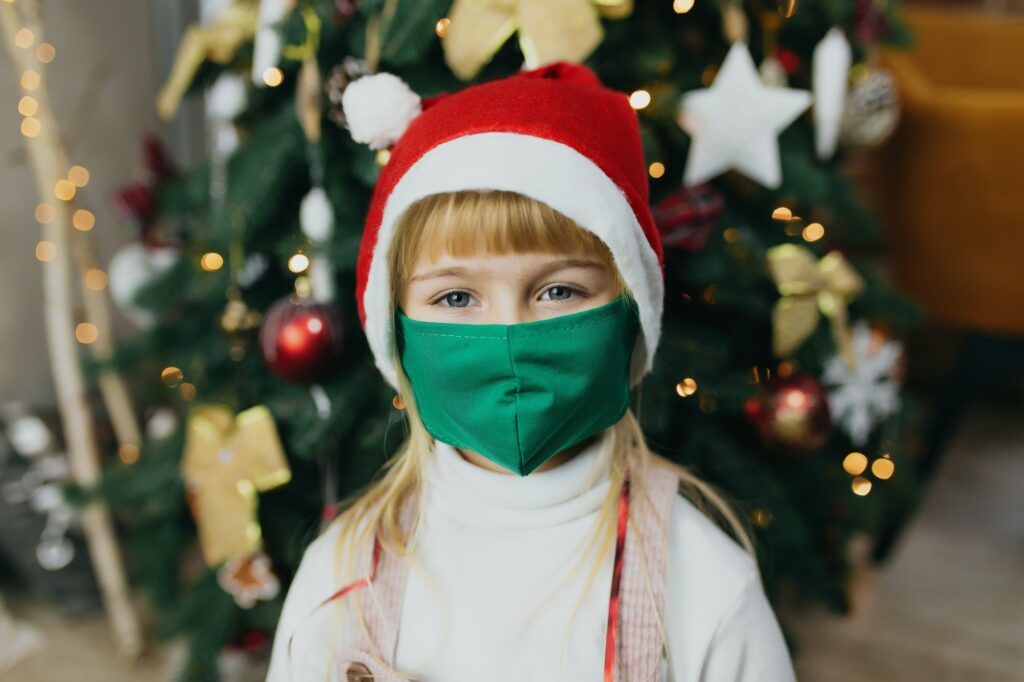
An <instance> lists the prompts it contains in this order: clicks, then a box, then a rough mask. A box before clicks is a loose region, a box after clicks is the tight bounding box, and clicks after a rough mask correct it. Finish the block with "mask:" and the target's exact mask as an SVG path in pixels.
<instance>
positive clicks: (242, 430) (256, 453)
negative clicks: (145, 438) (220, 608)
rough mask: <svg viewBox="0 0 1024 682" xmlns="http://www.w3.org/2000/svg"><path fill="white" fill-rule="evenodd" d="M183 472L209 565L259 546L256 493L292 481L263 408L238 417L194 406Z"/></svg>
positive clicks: (225, 410) (271, 421)
mask: <svg viewBox="0 0 1024 682" xmlns="http://www.w3.org/2000/svg"><path fill="white" fill-rule="evenodd" d="M181 472H182V477H183V478H184V479H185V484H186V490H187V491H188V495H189V506H190V507H191V509H192V515H193V516H194V517H195V520H196V526H197V527H198V529H199V546H200V548H201V549H202V552H203V559H204V560H205V561H206V563H207V565H209V566H216V565H217V564H219V563H221V562H223V561H226V560H228V559H238V558H241V557H246V556H249V555H250V554H252V553H253V552H255V551H256V550H257V549H259V548H260V546H261V544H262V532H261V529H260V525H259V521H258V520H257V517H256V507H257V505H258V499H257V496H256V493H257V492H262V491H264V490H270V489H271V488H276V487H278V486H280V485H284V484H285V483H287V482H288V481H289V480H291V470H290V469H289V468H288V461H287V460H286V459H285V455H284V448H283V447H282V446H281V439H280V438H279V437H278V435H277V426H276V425H275V424H274V418H273V416H272V415H271V414H270V410H268V409H267V408H266V407H265V406H264V405H257V406H256V407H251V408H249V409H248V410H245V411H243V412H239V413H238V415H234V414H233V413H232V411H231V410H230V409H229V408H228V407H226V406H224V405H203V406H200V407H196V408H194V409H193V410H192V411H191V413H190V414H189V417H188V425H187V429H186V433H185V451H184V455H183V457H182V465H181Z"/></svg>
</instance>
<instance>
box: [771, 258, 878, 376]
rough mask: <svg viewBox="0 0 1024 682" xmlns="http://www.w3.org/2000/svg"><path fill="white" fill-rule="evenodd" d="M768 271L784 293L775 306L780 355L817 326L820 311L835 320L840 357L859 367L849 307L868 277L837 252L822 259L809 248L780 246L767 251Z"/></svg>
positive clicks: (774, 331)
mask: <svg viewBox="0 0 1024 682" xmlns="http://www.w3.org/2000/svg"><path fill="white" fill-rule="evenodd" d="M766 257H767V261H768V272H769V274H770V275H771V277H772V279H773V280H775V284H776V285H777V286H778V288H779V293H780V294H781V295H782V297H781V298H780V299H779V300H778V301H776V303H775V307H774V308H773V309H772V336H773V338H772V343H773V349H774V352H775V355H777V356H787V355H791V354H792V353H793V352H794V351H795V350H796V349H797V348H799V347H800V344H802V343H803V342H804V341H805V340H806V339H807V337H808V336H810V335H811V334H812V333H813V332H814V330H815V329H816V328H817V326H818V321H819V320H820V319H821V315H824V316H825V317H827V318H828V319H829V320H830V322H831V324H832V334H833V336H834V338H835V341H836V345H837V347H838V348H839V354H840V356H841V357H842V358H843V359H844V360H845V361H846V362H847V364H848V365H850V366H851V367H852V366H856V362H857V360H856V355H855V353H854V351H853V342H852V337H851V333H850V325H849V320H848V319H847V313H846V307H847V305H848V304H849V302H850V301H851V300H853V299H854V298H855V297H856V296H857V294H859V293H860V291H861V290H862V289H863V288H864V280H863V279H861V277H860V275H859V274H857V271H856V270H854V269H853V266H851V265H850V264H849V263H848V262H847V261H846V259H845V258H843V255H842V254H841V253H839V252H838V251H830V252H829V253H827V254H825V255H824V256H823V257H822V258H821V260H818V259H817V258H815V256H814V253H812V252H811V251H810V249H808V248H806V247H804V246H799V245H797V244H781V245H779V246H774V247H772V248H770V249H768V253H767V256H766Z"/></svg>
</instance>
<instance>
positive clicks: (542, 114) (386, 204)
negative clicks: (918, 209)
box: [342, 62, 664, 389]
mask: <svg viewBox="0 0 1024 682" xmlns="http://www.w3.org/2000/svg"><path fill="white" fill-rule="evenodd" d="M342 106H343V109H344V112H345V117H346V121H347V125H348V127H349V131H350V133H351V134H352V137H353V139H355V140H356V141H358V142H363V143H367V144H369V146H370V147H371V148H373V149H382V148H385V147H388V146H391V156H390V159H389V160H388V163H387V164H386V165H385V166H384V168H383V169H382V170H381V174H380V177H379V178H378V180H377V185H376V187H375V189H374V193H373V199H372V203H371V204H370V210H369V213H368V215H367V217H366V227H365V230H364V232H363V238H362V243H361V245H360V249H359V260H358V264H357V267H356V280H357V281H356V302H357V305H358V308H359V319H360V321H361V322H362V325H363V330H364V331H365V332H366V336H367V339H368V341H369V345H370V349H371V350H372V351H373V354H374V358H375V361H376V363H377V367H378V368H379V369H380V371H381V373H382V374H383V375H384V377H385V379H387V381H388V382H389V383H390V384H391V385H392V386H393V387H395V388H396V389H397V387H398V382H397V377H396V374H395V368H394V366H393V364H392V361H391V352H392V347H393V346H392V344H393V343H394V340H393V339H394V311H393V309H392V307H391V283H390V282H389V281H388V267H387V253H388V248H389V247H390V245H391V240H392V237H393V234H394V229H395V224H396V222H397V220H398V218H399V217H400V216H401V215H402V213H403V212H404V211H405V210H406V209H407V208H408V207H409V206H410V205H411V204H412V203H413V202H415V201H417V200H418V199H421V198H423V197H426V196H429V195H432V194H438V193H442V192H453V191H457V190H467V189H479V190H507V191H512V192H517V193H519V194H523V195H525V196H528V197H530V198H532V199H536V200H537V201H541V202H543V203H545V204H547V205H548V206H550V207H552V208H554V209H555V210H557V211H559V212H561V213H563V214H565V215H566V216H568V217H569V218H571V219H572V220H574V221H575V222H576V223H577V224H579V225H580V226H581V227H583V228H584V229H586V230H589V231H590V232H592V233H594V234H595V235H597V237H599V238H600V239H601V240H602V241H603V242H604V243H605V244H607V245H608V248H609V249H610V251H611V253H612V256H613V258H614V260H615V264H616V266H617V267H618V268H619V272H620V273H621V274H622V277H623V279H624V280H625V282H626V285H627V286H628V287H629V289H630V291H631V293H632V295H633V298H634V299H635V300H636V302H637V305H638V307H639V313H640V326H641V330H642V334H641V338H639V339H638V340H637V348H636V350H635V351H634V362H633V376H632V380H633V383H634V384H635V383H638V382H639V380H640V378H642V377H643V376H644V375H645V374H647V373H648V372H649V371H650V370H651V365H652V363H653V359H654V354H655V351H656V349H657V346H658V339H659V337H660V335H661V314H662V299H663V296H664V266H663V257H662V248H661V241H660V238H659V235H658V231H657V229H656V228H655V225H654V220H653V218H652V217H651V212H650V209H649V207H648V185H647V167H646V164H645V162H644V156H643V148H642V145H641V142H640V127H639V124H638V121H637V116H636V113H635V112H634V111H633V109H632V107H631V106H630V105H629V101H628V97H627V96H626V95H625V94H624V93H621V92H617V91H614V90H610V89H608V88H605V87H604V86H603V85H602V84H601V82H600V81H599V80H598V78H597V76H596V75H595V74H594V73H593V71H591V70H590V69H588V68H587V67H585V66H580V65H576V64H570V63H566V62H557V63H554V64H549V65H547V66H543V67H541V68H538V69H533V70H530V71H521V72H519V73H517V74H515V75H512V76H509V77H507V78H503V79H500V80H495V81H490V82H487V83H482V84H479V85H473V86H470V87H467V88H465V89H463V90H460V91H458V92H453V93H446V94H442V95H437V96H435V97H430V98H426V99H423V100H420V98H419V97H418V96H417V95H416V94H415V93H413V92H412V90H410V89H409V87H408V86H407V85H406V84H405V83H403V82H402V81H401V80H400V79H399V78H397V77H396V76H394V75H393V74H389V73H379V74H375V75H372V76H365V77H363V78H360V79H358V80H356V81H353V82H352V83H351V84H350V85H349V86H348V87H347V88H346V90H345V93H344V95H343V100H342ZM392 145H393V146H392Z"/></svg>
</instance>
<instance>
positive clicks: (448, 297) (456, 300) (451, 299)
mask: <svg viewBox="0 0 1024 682" xmlns="http://www.w3.org/2000/svg"><path fill="white" fill-rule="evenodd" d="M471 298H472V296H470V295H469V294H468V293H467V292H465V291H449V292H448V293H447V294H445V295H444V296H442V297H441V298H439V299H438V300H437V302H436V303H438V304H439V303H440V302H441V301H444V302H445V303H447V304H448V307H449V308H465V307H466V306H468V305H469V300H470V299H471Z"/></svg>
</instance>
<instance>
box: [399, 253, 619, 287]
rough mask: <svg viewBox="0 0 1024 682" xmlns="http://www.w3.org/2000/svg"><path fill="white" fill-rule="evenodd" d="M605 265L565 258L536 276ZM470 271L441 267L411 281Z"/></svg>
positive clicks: (543, 269) (460, 268)
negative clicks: (568, 269)
mask: <svg viewBox="0 0 1024 682" xmlns="http://www.w3.org/2000/svg"><path fill="white" fill-rule="evenodd" d="M603 267H604V264H603V263H599V262H598V261H593V260H586V259H584V258H565V259H562V260H559V261H556V262H553V263H551V264H549V265H547V266H545V267H543V268H541V269H540V270H539V271H538V272H537V273H536V275H535V277H543V276H544V275H547V274H549V273H551V272H555V271H556V270H564V269H567V268H593V269H601V268H603ZM470 272H472V269H471V268H467V267H463V266H461V265H455V266H452V267H447V268H440V269H438V270H430V271H429V272H424V273H422V274H419V275H416V276H414V277H412V278H410V279H409V283H410V284H411V283H413V282H422V281H424V280H428V279H436V278H438V277H448V276H457V275H465V274H467V273H470Z"/></svg>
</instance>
